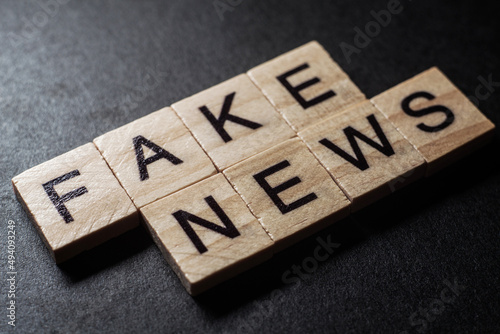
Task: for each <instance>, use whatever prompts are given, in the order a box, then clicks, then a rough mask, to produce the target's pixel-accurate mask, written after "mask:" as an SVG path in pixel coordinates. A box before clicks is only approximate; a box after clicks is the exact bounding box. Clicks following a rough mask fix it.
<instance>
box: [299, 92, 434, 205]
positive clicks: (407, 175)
mask: <svg viewBox="0 0 500 334" xmlns="http://www.w3.org/2000/svg"><path fill="white" fill-rule="evenodd" d="M299 136H300V137H301V138H302V139H303V140H304V141H305V142H306V144H307V146H308V147H309V148H310V149H311V151H312V152H313V153H314V155H316V157H317V158H318V159H319V161H320V162H321V163H322V164H323V166H325V168H326V169H327V170H328V171H329V172H330V174H331V175H332V176H333V178H334V179H335V181H336V182H337V184H338V185H339V186H340V187H341V188H342V189H343V190H344V192H345V194H346V195H347V196H348V197H349V199H350V200H351V201H352V208H351V211H356V210H359V209H361V208H362V207H364V206H366V205H368V204H371V203H373V202H374V201H376V200H378V199H380V198H382V197H384V196H386V195H388V194H390V193H391V192H393V191H395V190H396V189H399V188H401V187H402V186H404V185H406V184H408V183H410V182H413V181H415V180H416V179H418V178H421V177H423V174H424V171H425V160H424V158H423V157H422V156H421V155H420V153H418V152H417V151H416V150H415V149H414V148H413V146H412V145H411V144H410V143H409V142H408V141H407V140H406V139H405V138H404V137H403V136H402V135H401V134H400V133H399V132H398V130H396V128H395V127H394V126H393V125H392V124H391V123H390V122H389V121H388V120H387V118H385V116H384V115H382V113H381V112H380V111H378V110H377V108H375V107H374V106H373V105H372V104H371V103H370V101H366V102H363V103H360V104H357V105H356V106H354V107H351V108H349V109H347V110H346V111H344V112H342V113H340V114H338V115H335V116H332V117H331V118H329V119H327V120H325V121H324V122H321V123H319V124H316V125H313V126H311V127H309V128H307V129H306V130H304V131H302V132H299Z"/></svg>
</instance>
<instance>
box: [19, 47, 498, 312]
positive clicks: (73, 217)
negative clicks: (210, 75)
mask: <svg viewBox="0 0 500 334" xmlns="http://www.w3.org/2000/svg"><path fill="white" fill-rule="evenodd" d="M494 129H495V126H494V125H493V123H492V122H490V121H489V120H488V119H487V118H486V117H485V116H484V115H483V114H482V113H481V112H480V111H479V110H478V109H477V108H476V107H475V106H474V104H473V103H471V102H470V101H469V100H468V99H467V98H466V97H465V96H464V94H462V92H460V91H459V90H458V89H457V87H455V86H454V85H453V83H452V82H451V81H450V80H449V79H448V78H447V77H446V76H445V75H444V74H443V73H442V72H441V71H440V70H439V69H437V68H431V69H429V70H427V71H425V72H423V73H420V74H418V75H417V76H415V77H414V78H411V79H409V80H407V81H405V82H403V83H401V84H399V85H397V86H395V87H393V88H391V89H389V90H387V91H385V92H383V93H381V94H380V95H378V96H375V97H373V98H371V99H367V98H366V97H365V95H364V94H363V93H362V92H361V91H360V90H359V88H358V87H357V86H356V85H355V83H354V82H353V81H352V80H351V79H350V78H349V76H348V75H347V74H346V73H345V72H344V71H343V70H342V69H341V68H340V66H339V65H338V64H337V63H336V62H335V61H334V60H333V59H332V58H331V57H330V55H329V54H328V52H326V51H325V50H324V49H323V47H322V46H321V45H320V44H319V43H317V42H315V41H313V42H310V43H307V44H305V45H303V46H300V47H298V48H297V49H295V50H292V51H290V52H287V53H285V54H283V55H280V56H278V57H276V58H275V59H272V60H270V61H268V62H265V63H263V64H261V65H259V66H257V67H255V68H253V69H251V70H249V71H248V72H247V73H244V74H240V75H238V76H236V77H234V78H231V79H229V80H227V81H224V82H222V83H220V84H218V85H216V86H214V87H211V88H208V89H206V90H205V91H202V92H200V93H197V94H195V95H193V96H191V97H188V98H186V99H183V100H182V101H179V102H176V103H173V104H172V106H171V107H166V108H163V109H161V110H158V111H155V112H153V113H151V114H149V115H147V116H145V117H142V118H140V119H138V120H136V121H134V122H131V123H129V124H127V125H124V126H122V127H120V128H118V129H115V130H113V131H110V132H108V133H106V134H103V135H102V136H99V137H98V138H96V139H94V140H93V142H92V143H87V144H85V145H83V146H81V147H78V148H75V149H73V150H72V151H69V152H67V153H65V154H63V155H61V156H58V157H55V158H53V159H52V160H49V161H47V162H45V163H42V164H40V165H38V166H35V167H33V168H31V169H29V170H27V171H25V172H23V173H21V174H20V175H17V176H15V177H14V178H13V179H12V184H13V187H14V191H15V193H16V196H17V198H18V199H19V202H20V203H21V204H22V205H23V207H24V209H25V211H26V213H27V215H28V216H29V217H30V218H31V220H32V221H33V224H34V226H35V227H36V229H37V230H38V232H39V234H40V236H41V238H42V239H43V241H44V242H45V244H46V246H47V248H48V250H49V252H50V254H51V255H52V256H53V258H54V260H55V262H56V263H58V264H60V263H63V262H65V261H67V260H70V259H72V258H73V260H71V261H68V262H66V263H65V264H63V265H61V268H62V269H63V270H64V271H65V272H67V273H68V274H69V275H70V277H71V278H72V279H74V280H78V279H81V278H84V277H86V276H88V275H91V274H92V273H94V272H96V271H98V270H100V269H102V268H103V267H105V266H108V265H112V264H113V263H115V262H117V261H120V260H122V259H124V258H126V257H128V256H131V255H133V254H134V253H137V252H139V251H141V250H143V249H145V248H146V247H148V246H149V245H150V244H151V238H150V237H149V236H151V237H152V240H153V241H154V242H155V243H156V245H157V246H158V247H159V249H160V250H161V252H162V254H163V256H164V257H165V259H166V260H167V262H168V263H169V264H170V266H171V267H172V268H173V271H174V272H175V273H176V274H177V276H178V277H179V279H180V282H181V283H182V284H183V286H184V287H185V288H186V290H187V291H188V293H190V294H191V295H198V294H200V293H202V292H204V291H206V290H209V289H211V288H213V287H214V286H216V285H219V284H220V283H222V282H224V281H226V280H228V279H230V278H232V277H234V276H236V275H238V274H239V273H242V272H244V271H246V270H248V269H250V268H252V267H255V266H257V265H259V264H260V266H258V267H256V268H255V269H253V270H251V271H249V272H248V273H247V274H245V275H240V276H239V277H238V278H236V279H234V280H231V281H229V282H227V283H224V284H223V285H221V286H220V287H218V288H215V289H214V290H213V291H220V289H222V290H224V288H223V287H224V286H226V287H227V286H231V285H233V286H235V284H236V285H238V286H239V285H240V284H241V285H243V286H245V287H250V288H248V289H247V288H244V289H241V288H239V289H231V290H232V291H234V290H238V291H239V292H237V293H235V294H234V295H227V296H226V297H225V298H227V299H228V302H229V303H228V304H229V305H235V304H238V303H241V302H242V301H243V300H245V299H247V298H251V296H252V293H258V292H259V291H260V292H261V293H264V292H265V291H263V290H269V289H272V288H274V287H275V286H279V285H281V284H282V282H281V281H277V280H276V279H275V278H276V277H278V276H279V278H281V276H280V274H281V273H283V272H284V271H285V270H286V269H287V266H289V265H290V264H292V263H293V259H294V258H295V257H300V253H301V252H304V251H306V250H307V249H309V247H310V245H311V243H314V240H316V239H315V238H319V237H326V236H330V235H332V236H333V239H334V240H336V241H335V242H338V243H339V244H342V247H341V249H340V251H345V250H346V249H348V247H349V246H350V245H352V244H353V243H355V242H358V241H360V240H362V239H363V238H364V237H365V236H367V235H370V234H371V233H376V232H377V230H378V229H384V228H386V227H388V226H391V225H393V224H396V223H397V221H398V219H397V217H404V216H405V215H409V214H412V213H415V214H416V213H418V208H417V207H414V206H413V205H412V204H411V203H414V201H411V200H410V201H405V200H404V199H405V198H406V199H408V198H415V196H417V195H418V194H420V196H417V197H418V198H419V203H420V204H419V205H426V203H427V204H429V203H430V202H428V201H429V198H432V197H433V195H432V193H434V194H435V193H442V192H446V191H448V190H446V189H449V188H450V184H451V187H452V188H454V189H455V188H456V187H457V186H458V185H459V186H463V187H465V186H467V183H464V182H460V183H453V182H452V181H451V179H450V178H449V176H448V175H449V174H453V175H456V174H457V173H458V174H461V173H463V172H464V170H463V168H465V167H464V165H463V164H461V165H454V166H452V167H448V166H450V165H451V164H453V163H454V162H456V161H457V160H458V159H461V158H463V157H464V156H466V155H468V154H470V153H471V152H473V151H474V150H477V149H479V148H480V147H481V146H482V145H484V144H485V143H487V142H488V140H490V139H491V138H492V137H493V134H494ZM490 148H491V147H490ZM488 149H489V148H488V146H487V147H486V148H485V149H483V150H480V151H479V152H478V153H477V154H479V155H481V154H486V153H481V152H484V150H488ZM464 163H465V165H471V163H470V160H468V159H465V160H464ZM445 167H448V168H447V172H446V173H439V172H440V171H441V170H443V169H444V168H445ZM469 167H471V168H473V167H474V166H469ZM436 173H438V175H443V176H444V177H440V178H438V180H437V179H436V178H435V177H434V176H433V175H436ZM445 174H446V175H445ZM467 174H468V175H470V173H469V172H467ZM478 174H481V173H478ZM429 180H434V181H436V180H437V183H436V182H434V181H433V182H429ZM468 180H469V181H468V182H472V181H470V180H472V179H471V178H469V179H468ZM415 181H418V182H416V183H415ZM478 181H479V179H478ZM442 183H446V186H443V187H438V188H439V189H436V184H442ZM407 186H409V187H407ZM429 188H432V191H431V192H429V191H428V190H429ZM400 189H401V190H400ZM408 189H411V191H409V190H408ZM395 191H398V194H400V195H399V196H392V194H393V193H394V192H395ZM429 193H431V195H430V196H428V194H429ZM422 194H426V195H425V196H423V195H422ZM421 198H424V200H423V201H422V200H421ZM387 206H391V207H393V208H394V207H396V208H397V210H395V211H394V210H393V209H391V210H392V211H391V212H393V213H394V215H391V218H389V219H387V217H385V216H384V219H380V224H378V223H377V224H375V225H373V224H370V227H367V226H364V225H365V224H364V223H363V221H365V222H366V221H367V219H365V218H363V217H366V214H367V212H368V214H369V215H370V216H372V218H373V217H375V218H376V217H378V216H379V217H380V215H381V214H382V215H383V212H385V211H386V209H384V208H386V207H387ZM349 215H350V216H349ZM399 215H401V216H399ZM392 216H393V217H392ZM375 218H374V219H375ZM377 220H378V219H377ZM141 221H143V223H144V226H145V227H146V228H145V229H143V228H141V227H139V225H140V223H141ZM325 229H326V230H325ZM312 235H314V237H311V236H312ZM117 237H118V238H117ZM111 239H113V240H111ZM110 240H111V241H110ZM301 240H304V241H303V242H301V243H299V242H300V241H301ZM297 243H298V244H297ZM295 244H297V246H295V247H292V248H289V247H290V246H292V245H295ZM285 250H286V251H285ZM283 251H285V252H283ZM279 252H282V253H281V254H279ZM273 257H274V258H277V259H279V261H276V260H271V261H268V260H269V259H271V258H273ZM95 259H98V260H97V261H95V263H94V264H89V263H90V262H93V261H94V260H95ZM266 261H267V262H266ZM82 264H84V265H83V266H82V269H81V270H79V269H77V268H78V267H80V266H81V265H82ZM257 277H264V278H257ZM273 277H274V279H273ZM264 281H265V282H269V283H265V284H264V285H263V287H259V288H257V287H256V285H255V284H256V282H260V283H262V282H264ZM255 289H259V291H255ZM262 289H263V290H262ZM211 293H212V292H208V293H206V295H210V294H211ZM224 295H226V294H224ZM218 296H219V297H220V294H218ZM198 301H199V302H200V303H201V304H206V303H209V304H210V302H209V301H207V299H206V298H205V297H202V298H200V299H198ZM214 312H224V310H223V309H220V310H215V311H214Z"/></svg>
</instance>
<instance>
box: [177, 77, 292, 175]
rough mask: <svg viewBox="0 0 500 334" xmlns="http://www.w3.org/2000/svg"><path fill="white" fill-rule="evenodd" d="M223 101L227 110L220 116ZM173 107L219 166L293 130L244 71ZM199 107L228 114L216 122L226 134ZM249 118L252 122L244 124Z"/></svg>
mask: <svg viewBox="0 0 500 334" xmlns="http://www.w3.org/2000/svg"><path fill="white" fill-rule="evenodd" d="M224 105H225V107H226V109H225V110H226V112H228V114H226V116H222V117H221V114H222V110H223V109H224V108H223V106H224ZM172 108H174V109H175V111H176V112H177V114H178V115H179V116H180V117H181V119H182V120H183V122H184V123H185V124H186V126H187V127H188V128H189V130H190V131H191V132H192V133H193V135H194V136H195V137H196V139H197V140H198V142H199V143H200V144H201V146H202V147H203V149H204V150H205V152H207V154H208V155H209V156H210V158H211V159H212V160H213V162H214V163H215V165H216V166H217V168H218V169H219V170H223V169H224V168H227V167H229V166H231V165H233V164H235V163H237V162H239V161H241V160H243V159H246V158H248V157H251V156H252V155H254V154H257V153H260V152H262V151H263V150H265V149H267V148H269V147H271V146H272V145H275V144H278V143H280V142H282V141H284V140H286V139H288V138H291V137H293V136H294V132H293V130H292V129H291V128H290V127H289V126H288V125H287V124H286V122H285V121H284V120H283V119H282V118H281V117H280V116H279V114H278V113H277V112H276V110H275V109H274V108H273V106H272V105H271V104H270V103H269V101H267V99H266V98H265V96H264V95H263V94H262V92H261V91H260V90H259V89H258V88H257V87H255V85H254V84H253V83H252V81H251V80H250V79H249V78H248V76H247V75H245V74H241V75H239V76H236V77H234V78H232V79H229V80H227V81H225V82H223V83H221V84H218V85H216V86H214V87H211V88H209V89H207V90H205V91H203V92H200V93H198V94H195V95H193V96H191V97H189V98H187V99H184V100H182V101H180V102H177V103H175V104H173V105H172ZM205 108H206V109H205ZM202 109H204V110H206V111H208V112H210V113H211V114H212V115H213V117H214V118H215V119H217V120H222V119H223V118H224V117H227V119H226V121H225V122H224V123H219V124H221V126H222V129H220V131H222V132H225V134H224V135H225V137H223V136H222V135H221V133H220V132H219V131H217V130H216V129H215V127H214V126H213V125H212V123H211V122H210V121H209V119H208V118H207V116H206V115H205V114H204V113H203V112H202ZM228 115H229V116H228ZM232 117H233V118H232ZM234 117H238V119H237V120H235V119H234ZM248 121H250V122H252V123H253V125H252V124H248V123H247V124H245V122H248ZM242 123H243V124H242Z"/></svg>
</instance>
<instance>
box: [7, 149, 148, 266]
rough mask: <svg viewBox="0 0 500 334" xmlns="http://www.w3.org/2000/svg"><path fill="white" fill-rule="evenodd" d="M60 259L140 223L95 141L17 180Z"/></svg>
mask: <svg viewBox="0 0 500 334" xmlns="http://www.w3.org/2000/svg"><path fill="white" fill-rule="evenodd" d="M12 184H13V186H14V191H15V193H16V195H17V198H18V199H19V201H20V202H21V204H23V206H24V209H25V210H26V212H27V213H28V215H29V216H30V218H31V219H32V221H33V223H34V225H35V227H36V228H37V230H38V232H39V233H40V235H41V236H42V239H43V240H44V242H45V244H46V245H47V247H48V248H49V250H50V252H51V253H52V256H53V257H54V259H55V260H56V262H57V263H60V262H63V261H65V260H67V259H69V258H71V257H73V256H75V255H77V254H78V253H81V252H83V251H84V250H87V249H90V248H92V247H95V246H97V245H98V244H101V243H103V242H104V241H106V240H109V239H111V238H113V237H115V236H117V235H119V234H121V233H123V232H125V231H127V230H130V229H132V228H134V227H136V226H137V225H138V224H139V214H138V211H137V209H136V208H135V206H134V204H133V203H132V201H131V200H130V198H129V197H128V196H127V194H126V193H125V191H124V190H123V188H122V187H121V186H120V184H119V183H118V181H117V180H116V178H115V177H114V175H113V173H112V172H111V170H110V169H109V168H108V166H107V165H106V162H105V161H104V159H103V158H102V157H101V155H100V154H99V151H97V149H96V148H95V146H94V145H93V144H92V143H89V144H86V145H83V146H80V147H78V148H76V149H74V150H72V151H70V152H68V153H65V154H63V155H60V156H58V157H56V158H54V159H52V160H49V161H47V162H44V163H43V164H40V165H38V166H36V167H33V168H31V169H29V170H27V171H25V172H23V173H22V174H19V175H17V176H16V177H14V178H13V179H12Z"/></svg>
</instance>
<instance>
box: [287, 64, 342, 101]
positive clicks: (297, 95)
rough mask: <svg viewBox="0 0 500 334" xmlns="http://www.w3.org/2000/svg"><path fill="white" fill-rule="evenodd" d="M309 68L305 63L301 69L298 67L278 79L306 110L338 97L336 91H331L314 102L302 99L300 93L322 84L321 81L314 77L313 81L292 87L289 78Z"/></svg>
mask: <svg viewBox="0 0 500 334" xmlns="http://www.w3.org/2000/svg"><path fill="white" fill-rule="evenodd" d="M307 68H309V64H307V63H305V64H302V65H300V66H299V67H296V68H294V69H293V70H291V71H288V72H286V73H284V74H282V75H280V76H278V77H277V79H278V80H279V82H281V84H282V85H283V86H285V88H286V89H287V90H288V91H289V92H290V94H292V96H293V97H294V98H295V100H297V102H298V103H300V105H301V106H302V108H304V109H307V108H309V107H312V106H315V105H316V104H318V103H321V102H323V101H325V100H327V99H329V98H331V97H334V96H335V95H336V94H335V92H334V91H332V90H329V91H327V92H325V93H323V94H321V95H320V96H317V97H315V98H313V99H312V100H309V101H306V100H305V99H304V98H303V97H302V95H300V91H301V90H304V89H306V88H307V87H310V86H312V85H315V84H317V83H318V82H320V80H319V79H318V78H317V77H314V78H312V79H311V80H309V81H306V82H303V83H301V84H300V85H298V86H292V85H291V84H290V83H289V82H288V80H287V78H288V77H291V76H292V75H294V74H296V73H298V72H300V71H303V70H305V69H307Z"/></svg>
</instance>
